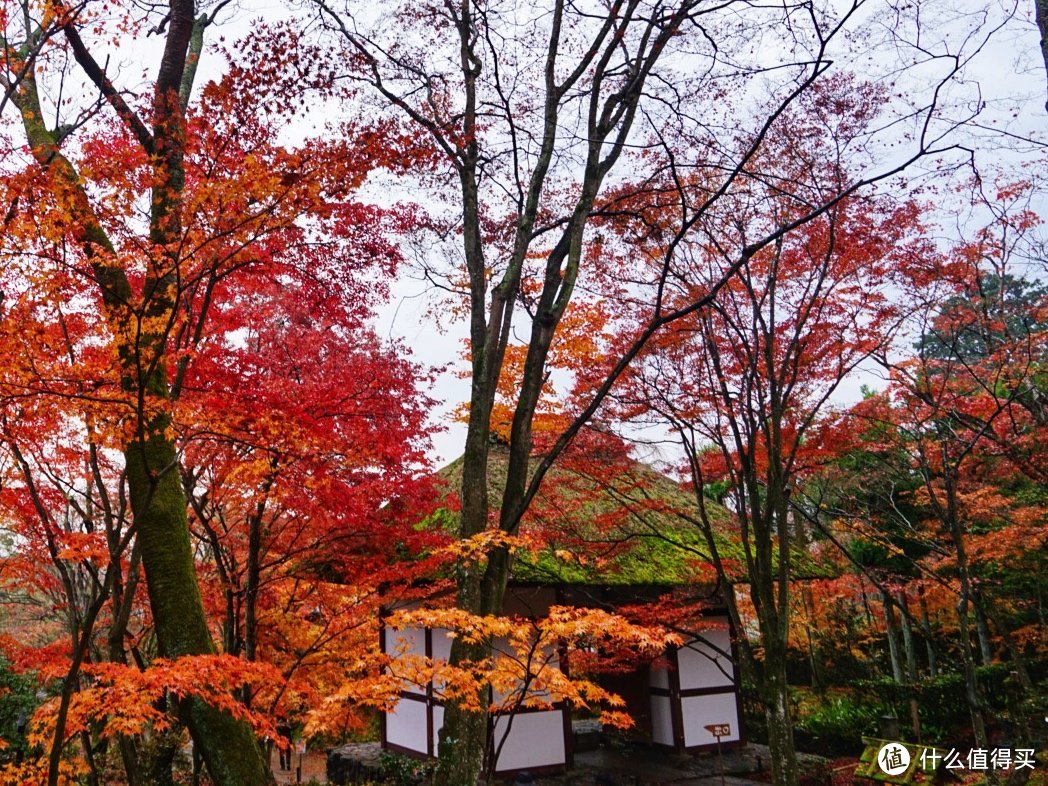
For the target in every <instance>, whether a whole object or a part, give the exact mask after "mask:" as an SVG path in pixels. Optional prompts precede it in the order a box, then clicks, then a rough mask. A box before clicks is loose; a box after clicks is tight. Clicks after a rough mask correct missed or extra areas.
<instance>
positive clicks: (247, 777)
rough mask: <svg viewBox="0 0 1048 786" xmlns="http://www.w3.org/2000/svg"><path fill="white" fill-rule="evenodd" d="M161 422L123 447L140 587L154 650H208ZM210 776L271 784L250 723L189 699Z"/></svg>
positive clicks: (174, 467) (185, 712) (240, 785)
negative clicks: (147, 604) (142, 571)
mask: <svg viewBox="0 0 1048 786" xmlns="http://www.w3.org/2000/svg"><path fill="white" fill-rule="evenodd" d="M167 425H168V421H167V418H166V417H163V416H157V417H156V418H154V420H153V421H152V422H151V423H150V425H149V436H148V437H147V438H146V439H144V440H140V441H136V442H134V443H132V444H131V445H130V446H129V448H128V449H127V451H126V452H125V454H124V455H125V460H126V463H127V477H128V490H129V496H130V499H131V510H132V513H133V515H134V521H135V526H136V527H137V531H138V542H139V544H140V547H141V549H142V564H143V566H144V567H145V577H146V588H147V590H148V592H149V602H150V606H151V608H152V610H153V620H154V624H155V626H156V636H157V643H158V645H159V649H160V654H161V655H163V656H164V657H167V658H177V657H179V656H181V655H203V654H213V653H214V646H213V643H212V641H211V634H210V631H209V630H208V626H207V619H206V617H205V616H204V606H203V602H202V600H201V597H200V588H199V587H198V586H197V582H196V571H195V566H194V563H193V552H192V546H191V544H190V540H189V524H188V521H187V518H186V498H185V495H184V492H183V489H182V482H181V479H180V476H179V472H178V464H177V461H178V458H177V454H176V452H175V446H174V444H173V443H172V442H171V440H170V439H169V438H168V437H167V436H166V428H167ZM179 714H180V716H181V717H182V720H183V721H184V722H185V723H186V724H187V725H188V726H189V730H190V732H191V733H192V735H193V741H194V743H195V744H196V745H197V746H199V747H200V750H201V753H202V755H203V757H204V761H205V762H206V764H207V768H208V771H209V772H210V773H211V777H212V779H213V780H214V781H215V783H216V784H220V786H255V785H256V784H269V783H272V773H271V772H270V771H269V768H268V767H267V766H266V762H265V760H264V758H263V756H262V750H261V747H260V746H259V744H258V740H257V739H255V735H254V734H253V732H252V731H251V727H250V726H248V725H247V724H246V723H244V722H242V721H239V720H236V719H235V718H233V717H232V716H231V715H228V714H227V713H223V712H220V711H218V710H216V709H215V708H213V707H211V706H210V705H208V704H206V703H204V702H202V701H199V700H197V699H187V700H185V701H183V702H182V704H181V706H180V707H179Z"/></svg>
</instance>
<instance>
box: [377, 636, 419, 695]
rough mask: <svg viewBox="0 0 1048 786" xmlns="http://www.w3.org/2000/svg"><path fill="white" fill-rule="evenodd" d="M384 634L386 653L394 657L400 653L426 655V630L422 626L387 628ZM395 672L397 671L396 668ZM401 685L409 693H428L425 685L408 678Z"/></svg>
mask: <svg viewBox="0 0 1048 786" xmlns="http://www.w3.org/2000/svg"><path fill="white" fill-rule="evenodd" d="M383 635H384V636H385V647H386V653H387V654H389V655H390V656H392V657H397V656H398V655H417V656H419V657H425V655H426V632H425V631H424V630H423V629H422V628H404V630H393V629H392V628H386V629H385V630H384V631H383ZM394 673H396V671H395V670H394ZM401 685H402V686H403V690H405V691H407V692H409V693H415V694H418V695H425V693H426V686H425V685H417V684H415V683H413V682H409V681H408V680H402V682H401Z"/></svg>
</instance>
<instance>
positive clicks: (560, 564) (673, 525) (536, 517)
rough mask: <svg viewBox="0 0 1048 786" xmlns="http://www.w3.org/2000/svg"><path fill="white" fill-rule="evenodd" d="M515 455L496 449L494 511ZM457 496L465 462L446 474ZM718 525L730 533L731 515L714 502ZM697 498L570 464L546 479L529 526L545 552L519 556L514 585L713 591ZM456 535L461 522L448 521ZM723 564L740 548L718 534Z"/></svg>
mask: <svg viewBox="0 0 1048 786" xmlns="http://www.w3.org/2000/svg"><path fill="white" fill-rule="evenodd" d="M507 463H508V453H507V451H506V450H505V448H503V447H501V446H492V448H491V453H490V459H489V468H488V484H489V490H490V494H491V498H492V504H493V505H495V504H497V501H498V500H500V499H501V496H502V492H503V490H504V488H505V478H506V468H507ZM438 475H439V477H440V478H441V479H442V480H444V481H445V482H446V483H447V485H448V493H449V494H451V493H457V491H458V489H459V487H460V485H461V482H462V459H461V458H459V459H457V460H456V461H453V462H452V463H450V464H449V465H447V466H446V467H444V468H443V469H441V470H440V471H439V473H438ZM707 509H708V512H709V515H710V517H711V518H712V519H713V520H714V522H716V523H717V524H718V525H719V526H721V527H724V529H725V532H726V531H727V528H728V527H729V526H730V518H731V517H730V514H729V513H728V512H727V511H726V510H725V509H724V508H723V507H721V506H720V505H718V504H717V503H715V502H712V501H707ZM695 514H696V504H695V499H694V497H693V496H692V495H691V494H690V493H689V492H688V491H687V490H686V489H684V488H682V487H681V486H680V485H679V484H677V483H676V482H675V481H673V480H672V479H671V478H669V477H667V476H665V475H663V474H661V473H659V472H657V471H656V470H654V469H653V468H651V467H649V466H647V465H645V464H641V463H639V462H636V461H629V460H623V459H622V458H621V457H616V458H615V459H614V460H613V461H608V462H606V463H604V462H601V461H600V460H599V457H589V458H588V459H587V460H586V461H579V460H574V461H566V462H563V463H561V464H558V465H555V466H554V468H553V469H552V470H550V472H549V473H548V474H547V475H546V477H545V479H544V481H543V484H542V486H541V487H540V490H539V493H538V494H537V495H536V497H535V499H534V501H533V502H532V505H531V507H530V508H529V510H528V513H527V514H526V516H525V518H524V521H523V523H522V526H521V531H522V534H525V535H534V536H536V539H537V540H538V541H540V542H541V543H543V544H545V545H544V547H542V548H541V549H540V550H537V551H534V552H530V553H529V552H521V553H518V556H517V558H516V561H515V563H514V567H513V575H512V578H513V580H514V581H516V582H528V583H539V584H590V585H593V584H599V585H608V586H613V585H618V586H628V585H647V586H667V587H668V586H679V585H684V584H700V583H702V584H712V583H713V582H714V580H715V574H714V573H713V570H712V568H711V566H710V565H709V549H708V547H707V543H706V539H705V538H704V537H703V535H702V532H701V531H700V529H699V527H698V526H697V525H696V524H695V523H694V517H695ZM441 518H442V519H443V520H444V522H445V524H446V525H449V526H451V527H454V525H455V517H454V516H453V515H450V516H442V517H441ZM717 541H718V550H719V551H720V552H721V555H722V557H726V558H728V559H733V558H737V557H738V556H739V554H738V546H737V545H734V544H732V543H731V541H730V538H728V537H727V536H726V534H725V535H720V534H718V537H717Z"/></svg>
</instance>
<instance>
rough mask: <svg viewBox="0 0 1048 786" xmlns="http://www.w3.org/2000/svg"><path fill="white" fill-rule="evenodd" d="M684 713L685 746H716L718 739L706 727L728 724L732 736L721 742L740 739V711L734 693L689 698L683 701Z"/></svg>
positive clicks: (723, 738) (722, 739)
mask: <svg viewBox="0 0 1048 786" xmlns="http://www.w3.org/2000/svg"><path fill="white" fill-rule="evenodd" d="M681 709H682V711H683V713H684V745H685V746H686V747H689V748H690V747H691V746H693V745H715V744H716V743H717V738H716V737H714V736H713V735H712V734H710V733H709V732H708V731H706V729H705V728H704V727H705V726H707V725H709V724H713V723H727V724H730V726H731V734H729V735H728V736H727V737H721V742H722V743H724V742H733V741H735V740H738V739H739V709H738V705H737V703H736V701H735V694H734V693H715V694H713V695H712V696H688V697H686V698H684V699H682V700H681Z"/></svg>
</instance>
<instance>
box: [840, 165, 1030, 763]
mask: <svg viewBox="0 0 1048 786" xmlns="http://www.w3.org/2000/svg"><path fill="white" fill-rule="evenodd" d="M1027 193H1028V185H1026V184H1018V185H1017V186H1008V187H1003V188H1001V189H999V191H998V193H997V194H996V199H995V200H993V202H992V203H990V204H991V205H992V206H993V207H994V208H995V214H996V218H995V220H994V222H993V223H992V224H990V225H989V226H987V227H985V228H984V229H982V230H980V231H979V232H978V233H976V235H975V238H974V239H973V240H971V241H969V242H966V243H964V244H962V245H961V246H959V247H957V248H955V249H953V250H952V253H951V254H950V256H949V258H948V259H947V260H945V261H943V262H941V263H940V264H938V265H935V266H933V267H932V268H930V269H929V270H928V271H927V276H928V277H929V278H928V280H926V281H925V283H924V285H923V286H922V287H921V288H920V289H918V290H917V291H919V292H921V293H922V295H921V300H920V302H919V306H920V307H919V308H918V309H916V310H915V312H914V313H915V315H914V319H915V320H916V324H917V326H918V327H917V330H918V335H919V341H918V343H917V345H916V349H917V351H918V354H917V356H916V357H910V358H907V359H905V360H902V361H900V362H897V363H893V364H892V365H891V370H892V376H891V382H890V384H889V386H888V388H887V389H886V390H885V391H884V392H883V393H882V394H879V395H877V396H871V397H870V398H868V399H867V400H865V401H864V402H862V403H861V404H859V405H857V406H856V407H855V409H854V411H853V415H854V417H855V422H856V423H858V424H866V425H865V427H863V426H862V425H858V426H857V427H856V426H853V428H854V429H855V430H856V431H858V433H862V434H867V435H868V437H867V440H868V442H867V445H866V449H867V451H869V452H871V453H872V454H873V455H877V456H879V457H880V459H881V461H882V462H883V463H884V464H885V466H887V467H892V466H893V465H894V466H895V468H896V469H895V472H896V473H898V474H901V473H903V472H908V473H911V474H912V475H913V476H915V478H916V479H917V480H918V483H917V484H914V485H913V486H911V488H912V491H911V494H912V502H911V510H912V511H913V518H914V519H915V520H914V521H908V522H906V525H907V528H908V529H909V530H910V531H911V532H912V531H913V530H914V528H915V527H917V526H918V525H920V526H921V527H922V528H923V529H924V532H921V533H920V534H919V535H917V534H914V535H911V537H913V538H915V539H916V540H917V541H918V542H923V543H926V544H929V545H927V546H925V555H924V556H923V557H921V559H920V561H919V563H918V567H919V568H920V571H921V574H922V577H923V578H924V584H929V583H931V584H933V585H934V584H937V585H939V586H940V587H941V588H942V590H945V591H946V592H945V594H946V596H947V598H950V599H952V600H951V605H953V606H954V614H955V618H956V635H957V640H958V650H959V656H960V660H961V664H962V667H963V668H962V673H963V676H964V684H965V689H966V690H965V697H966V700H967V704H968V707H969V710H970V713H971V722H972V730H973V734H974V737H975V740H976V744H978V745H985V744H986V743H987V739H988V722H989V721H988V716H987V700H986V695H985V691H984V688H983V686H982V685H981V684H980V681H979V678H978V675H977V672H976V665H977V657H979V655H981V660H982V662H983V664H984V665H987V664H988V663H989V662H990V660H991V657H992V655H991V645H990V638H989V637H990V626H992V628H993V629H994V630H995V631H996V633H997V636H998V637H999V641H1000V643H1001V644H1002V646H1003V649H1004V651H1005V653H1006V654H1007V658H1008V660H1009V662H1010V663H1011V665H1012V668H1013V669H1014V672H1013V673H1014V674H1015V675H1016V678H1017V679H1018V681H1019V684H1020V685H1021V686H1022V687H1023V689H1024V690H1026V691H1029V692H1032V691H1033V689H1034V688H1033V682H1032V680H1031V678H1030V675H1029V672H1028V669H1027V666H1026V663H1025V655H1024V652H1025V650H1026V647H1025V644H1024V642H1026V641H1036V640H1037V638H1038V637H1039V633H1038V632H1036V628H1037V626H1036V625H1034V626H1033V627H1032V628H1030V627H1026V626H1024V627H1026V630H1025V632H1024V633H1023V634H1021V635H1020V636H1018V637H1017V636H1016V635H1015V631H1013V629H1012V627H1013V626H1012V622H1011V620H1010V619H1009V617H1011V618H1012V619H1016V618H1018V619H1021V618H1022V614H1021V613H1020V614H1018V615H1014V614H1012V613H1009V612H1008V611H1006V610H1005V607H1006V605H1007V601H1006V599H1005V598H1002V597H1000V596H999V593H998V591H996V590H995V589H994V586H995V585H996V584H997V583H998V581H997V579H996V578H994V577H999V576H1001V575H1002V570H1003V571H1007V570H1008V569H1009V568H1008V567H1007V566H1010V565H1020V564H1026V563H1029V560H1030V559H1033V561H1034V564H1033V565H1031V567H1032V568H1033V569H1034V572H1035V573H1036V572H1039V571H1038V568H1037V565H1036V563H1037V561H1038V557H1037V556H1036V555H1037V554H1039V553H1040V550H1041V549H1040V546H1041V544H1042V542H1043V539H1044V527H1043V504H1042V501H1041V499H1040V492H1039V491H1038V490H1037V489H1038V488H1039V486H1040V484H1041V483H1042V482H1043V481H1042V477H1041V475H1042V473H1041V469H1040V467H1042V466H1043V450H1044V411H1043V392H1042V387H1043V376H1042V375H1043V371H1042V368H1043V346H1042V345H1043V341H1042V340H1041V336H1042V334H1043V332H1044V326H1045V323H1044V319H1043V314H1044V305H1045V302H1044V291H1043V288H1041V287H1039V286H1037V285H1034V284H1030V283H1029V282H1024V281H1022V280H1021V279H1015V278H1012V277H1011V274H1010V269H1011V266H1012V265H1013V264H1014V262H1015V259H1016V257H1017V256H1019V255H1021V253H1022V252H1021V251H1020V249H1021V248H1023V247H1024V245H1025V244H1026V243H1029V242H1030V237H1031V233H1034V232H1035V230H1036V226H1037V224H1038V223H1039V220H1038V219H1037V217H1036V215H1034V214H1033V213H1032V212H1031V211H1029V210H1028V209H1027V208H1026V207H1025V199H1026V194H1027ZM984 204H985V203H984ZM944 539H945V540H944ZM944 542H945V543H946V544H948V545H947V546H946V547H945V548H944V547H943V545H942V544H943V543H944ZM1020 624H1021V623H1020ZM973 629H974V630H973ZM1030 634H1032V637H1031V635H1030ZM1015 723H1016V727H1017V729H1018V733H1019V735H1020V736H1022V737H1023V738H1026V739H1029V738H1030V735H1031V733H1032V727H1031V726H1030V724H1029V722H1028V719H1026V718H1024V717H1023V716H1022V713H1021V712H1020V713H1019V717H1017V718H1015Z"/></svg>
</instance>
